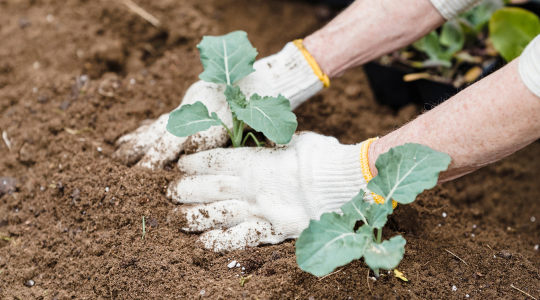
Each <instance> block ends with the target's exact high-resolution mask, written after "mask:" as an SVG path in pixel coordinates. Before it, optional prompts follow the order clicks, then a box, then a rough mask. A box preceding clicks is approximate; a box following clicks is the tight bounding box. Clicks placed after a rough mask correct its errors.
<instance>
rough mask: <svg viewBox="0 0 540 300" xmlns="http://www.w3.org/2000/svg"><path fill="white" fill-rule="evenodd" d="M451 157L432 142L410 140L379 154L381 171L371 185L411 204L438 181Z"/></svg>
mask: <svg viewBox="0 0 540 300" xmlns="http://www.w3.org/2000/svg"><path fill="white" fill-rule="evenodd" d="M450 161H451V159H450V156H448V154H445V153H442V152H439V151H435V150H433V149H431V148H429V147H428V146H424V145H419V144H412V143H408V144H405V145H403V146H399V147H395V148H392V149H390V151H388V152H387V153H384V154H381V155H380V156H379V158H378V159H377V161H376V162H375V166H376V167H377V170H378V172H379V174H378V175H377V176H376V177H375V178H373V179H372V180H371V181H370V182H369V183H368V186H367V187H368V189H369V190H371V191H372V192H374V193H376V194H378V195H381V196H382V197H383V198H384V199H393V200H395V201H396V202H398V203H401V204H408V203H411V202H413V201H414V199H415V198H416V196H418V194H420V193H421V192H423V191H424V190H425V189H430V188H432V187H434V186H435V185H436V184H437V179H438V178H439V173H440V172H441V171H444V170H446V168H447V167H448V165H449V164H450Z"/></svg>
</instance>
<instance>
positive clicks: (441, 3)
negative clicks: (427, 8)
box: [430, 0, 484, 20]
mask: <svg viewBox="0 0 540 300" xmlns="http://www.w3.org/2000/svg"><path fill="white" fill-rule="evenodd" d="M430 1H431V4H433V6H435V8H436V9H437V10H438V11H439V13H440V14H441V15H442V16H443V18H445V19H446V20H450V19H453V18H455V17H457V16H458V15H459V14H460V13H462V12H465V11H467V10H469V9H471V8H473V7H474V6H476V5H477V4H480V2H482V1H484V0H430Z"/></svg>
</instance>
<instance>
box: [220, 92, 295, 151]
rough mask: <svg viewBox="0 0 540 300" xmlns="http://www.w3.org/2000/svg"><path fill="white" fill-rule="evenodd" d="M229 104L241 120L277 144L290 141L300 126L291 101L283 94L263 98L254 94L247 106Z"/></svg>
mask: <svg viewBox="0 0 540 300" xmlns="http://www.w3.org/2000/svg"><path fill="white" fill-rule="evenodd" d="M229 105H230V107H231V111H232V112H233V113H235V114H236V116H237V118H238V119H239V120H242V121H244V122H245V123H246V124H248V125H249V126H250V127H251V128H253V129H255V130H257V131H260V132H262V133H264V135H265V136H266V137H267V138H269V139H270V140H272V141H274V142H276V143H277V144H287V143H288V142H290V141H291V139H292V136H293V134H294V132H295V131H296V127H297V126H298V122H297V121H296V116H295V115H294V113H293V112H292V111H291V103H290V102H289V100H287V98H285V97H283V96H282V95H279V96H277V97H264V98H261V96H259V95H257V94H254V95H253V96H251V98H250V100H249V102H248V103H247V104H246V106H245V107H242V105H237V104H236V103H231V102H229Z"/></svg>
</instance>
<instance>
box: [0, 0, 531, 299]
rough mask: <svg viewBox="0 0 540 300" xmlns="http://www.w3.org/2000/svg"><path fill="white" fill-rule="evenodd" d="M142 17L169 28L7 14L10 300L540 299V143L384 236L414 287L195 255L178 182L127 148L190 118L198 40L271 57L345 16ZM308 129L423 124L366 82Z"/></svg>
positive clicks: (87, 7) (0, 101)
mask: <svg viewBox="0 0 540 300" xmlns="http://www.w3.org/2000/svg"><path fill="white" fill-rule="evenodd" d="M135 2H137V4H139V5H140V6H141V7H142V8H143V9H145V10H147V11H148V12H150V13H151V14H153V15H154V16H155V17H156V18H157V19H159V20H160V21H161V22H162V23H163V27H162V28H156V27H155V26H153V25H151V24H150V23H149V22H147V21H146V20H144V19H143V18H141V17H140V16H139V15H137V14H135V13H133V12H132V11H130V10H129V9H127V7H126V6H125V5H124V4H123V3H124V1H84V0H67V1H66V0H63V1H59V0H58V1H57V0H48V1H42V0H18V1H11V0H0V40H1V42H0V114H1V118H0V131H2V133H3V141H0V177H1V181H0V298H1V299H47V300H49V299H148V298H150V299H184V298H189V299H205V298H207V299H466V298H467V297H468V298H469V299H480V298H482V299H526V297H527V296H526V295H525V294H524V293H522V292H520V291H518V290H516V289H514V288H512V287H511V285H513V286H514V287H516V288H519V289H521V290H522V291H523V292H525V293H528V294H530V295H531V296H533V297H536V298H540V276H539V266H540V254H539V252H538V250H537V248H538V246H536V248H535V245H538V244H540V200H539V199H540V158H539V157H538V153H540V143H539V142H534V143H533V144H532V145H530V146H528V147H526V148H525V149H523V150H521V151H519V152H518V153H516V154H514V155H512V156H511V157H509V158H507V159H505V160H503V161H501V162H499V163H496V164H493V165H491V166H488V167H485V168H483V169H481V170H479V171H477V172H474V173H472V174H470V175H467V176H465V177H463V178H461V179H458V180H455V181H453V182H449V183H445V184H443V185H441V186H438V187H436V188H434V189H433V190H431V191H428V192H425V193H423V194H422V195H421V196H420V197H419V198H418V200H417V201H416V202H415V203H413V204H411V205H407V206H399V207H398V208H397V209H396V212H395V213H394V214H393V215H392V217H391V220H390V223H389V224H390V225H389V226H388V228H387V229H385V230H384V237H385V238H388V237H391V236H394V235H398V234H401V235H403V236H404V237H405V238H406V240H407V245H406V253H405V257H404V259H403V261H402V262H401V264H400V265H399V267H398V269H399V270H400V271H402V272H403V274H404V276H405V277H407V278H408V280H409V281H408V282H405V281H402V280H401V279H398V278H396V277H394V276H393V273H392V274H391V273H388V274H387V273H386V272H385V273H383V274H384V275H385V276H383V277H381V278H380V279H379V280H376V281H374V280H372V279H370V278H368V277H371V276H373V274H372V273H370V272H369V270H368V268H367V267H366V265H365V264H364V263H363V261H355V262H353V263H351V264H349V265H347V266H345V267H341V268H338V269H337V271H336V272H335V273H333V274H331V275H329V276H327V277H324V278H317V277H315V276H313V275H310V274H308V273H305V272H303V271H301V270H300V269H299V268H298V266H297V265H296V262H295V254H294V253H295V246H294V243H295V241H294V240H290V241H286V242H284V243H281V244H279V245H269V246H263V247H257V248H250V249H248V250H246V251H234V252H230V253H214V252H210V251H208V250H205V249H202V248H200V247H199V246H198V244H197V243H196V242H195V241H196V240H197V237H198V236H197V235H196V234H186V233H184V232H182V231H181V230H180V227H179V224H178V218H177V215H176V213H177V212H178V210H177V209H178V208H179V205H176V204H174V203H172V202H171V201H169V200H167V199H166V197H165V192H166V190H167V185H168V184H169V183H170V182H171V181H172V180H173V179H175V178H177V177H179V176H182V174H180V173H179V172H178V170H177V169H176V166H175V165H174V164H170V165H167V166H166V167H165V168H164V170H161V171H155V172H152V171H146V170H142V169H136V168H129V167H126V166H125V165H124V164H123V163H122V162H119V161H114V160H112V158H111V155H112V153H113V151H114V150H115V148H114V142H115V141H116V140H117V139H118V137H120V136H121V135H122V134H126V133H128V132H131V131H132V130H134V129H136V128H137V127H138V126H139V124H140V123H141V122H144V121H145V120H147V119H152V118H156V117H158V116H159V115H160V114H162V113H166V112H169V111H170V110H172V109H174V108H175V107H176V106H177V105H178V104H179V101H180V100H181V99H182V96H183V94H184V92H185V91H186V89H187V88H188V87H189V86H190V85H191V84H192V83H194V82H195V81H196V80H197V76H198V74H199V73H200V72H201V71H202V66H201V64H200V61H199V58H198V52H197V50H196V48H195V46H196V44H197V43H198V42H199V41H200V39H201V37H202V36H203V35H216V34H224V33H227V32H229V31H232V30H238V29H241V30H245V31H247V32H248V34H249V37H250V40H251V41H252V43H253V44H254V46H255V47H257V48H258V51H259V53H260V56H259V57H264V56H267V55H270V54H273V53H275V52H277V51H279V50H280V49H281V48H282V47H283V45H284V44H285V43H286V42H288V41H291V40H293V39H296V38H301V37H304V36H305V35H307V34H309V33H311V32H313V31H314V30H316V29H317V28H320V27H321V26H323V25H324V21H322V20H321V19H325V20H327V19H328V18H326V17H325V18H319V19H318V16H319V15H320V14H318V13H317V12H318V11H321V9H324V10H325V11H327V12H331V13H332V14H335V13H336V11H335V10H331V9H328V8H325V7H322V8H321V7H320V6H315V5H312V4H310V3H307V2H300V1H280V0H275V1H264V0H252V1H246V0H245V1H240V0H219V1H218V0H212V1H210V0H209V1H197V0H182V1H170V0H160V1H150V0H138V1H135ZM319 17H320V16H319ZM296 113H297V115H298V121H299V128H298V129H299V130H311V131H315V132H318V133H322V134H325V135H332V136H336V137H337V138H339V140H340V141H341V142H343V143H358V142H361V141H362V140H364V139H366V138H370V137H373V136H377V135H384V134H385V133H387V132H389V131H391V130H393V129H395V128H396V127H399V126H401V125H403V124H405V123H407V122H408V121H410V120H412V119H414V117H415V116H416V115H417V114H418V108H417V107H415V106H409V107H406V108H403V109H401V110H400V111H397V112H396V111H393V110H391V109H389V108H387V107H384V106H381V105H378V104H377V103H376V102H375V100H374V99H373V96H372V93H371V91H370V89H369V86H368V83H367V79H366V77H365V75H364V73H363V71H362V69H361V68H358V69H356V70H353V71H351V72H349V73H347V74H346V75H345V76H343V78H340V79H336V80H333V81H332V86H331V88H329V89H327V90H325V91H323V92H322V93H321V94H319V95H317V96H315V97H314V98H313V99H311V100H310V101H308V102H307V103H305V104H304V105H302V106H301V107H299V108H298V109H297V111H296ZM8 145H9V146H8ZM143 216H144V217H145V229H146V232H145V233H144V238H143V230H142V226H143V224H142V222H143ZM535 249H536V250H535ZM232 261H236V264H232ZM228 265H231V266H232V268H229V267H228ZM237 265H239V267H236V266H237ZM249 275H252V277H251V278H250V279H249V280H246V279H244V280H243V282H244V284H243V286H241V284H240V281H241V278H247V277H248V276H249ZM529 299H530V298H529Z"/></svg>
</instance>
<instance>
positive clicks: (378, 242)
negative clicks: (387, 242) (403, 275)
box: [373, 228, 382, 279]
mask: <svg viewBox="0 0 540 300" xmlns="http://www.w3.org/2000/svg"><path fill="white" fill-rule="evenodd" d="M381 242H382V228H380V229H377V244H380V243H381ZM373 273H374V274H375V277H376V278H377V279H378V278H379V269H375V270H373Z"/></svg>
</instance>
